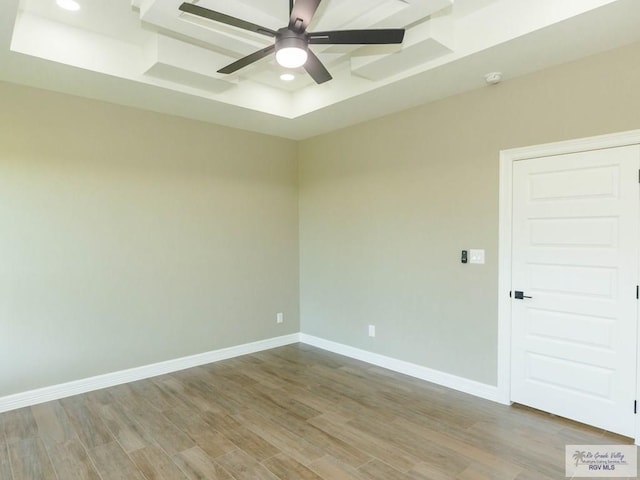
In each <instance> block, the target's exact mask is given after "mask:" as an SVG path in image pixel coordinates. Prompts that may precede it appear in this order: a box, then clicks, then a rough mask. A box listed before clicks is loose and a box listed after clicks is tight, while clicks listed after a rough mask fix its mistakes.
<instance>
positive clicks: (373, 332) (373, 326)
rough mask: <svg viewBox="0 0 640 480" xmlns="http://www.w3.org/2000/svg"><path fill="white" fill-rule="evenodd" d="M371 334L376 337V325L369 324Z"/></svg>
mask: <svg viewBox="0 0 640 480" xmlns="http://www.w3.org/2000/svg"><path fill="white" fill-rule="evenodd" d="M369 336H370V337H375V336H376V326H375V325H369Z"/></svg>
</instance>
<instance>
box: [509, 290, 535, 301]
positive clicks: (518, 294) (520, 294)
mask: <svg viewBox="0 0 640 480" xmlns="http://www.w3.org/2000/svg"><path fill="white" fill-rule="evenodd" d="M513 298H515V299H517V300H522V299H524V298H533V297H529V296H527V295H525V294H524V292H521V291H520V290H516V291H515V292H513Z"/></svg>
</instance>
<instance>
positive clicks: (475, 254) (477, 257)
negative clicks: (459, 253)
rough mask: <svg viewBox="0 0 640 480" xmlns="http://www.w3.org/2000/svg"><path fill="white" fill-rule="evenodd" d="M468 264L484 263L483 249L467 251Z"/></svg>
mask: <svg viewBox="0 0 640 480" xmlns="http://www.w3.org/2000/svg"><path fill="white" fill-rule="evenodd" d="M469 263H479V264H483V263H484V249H473V248H472V249H471V250H469Z"/></svg>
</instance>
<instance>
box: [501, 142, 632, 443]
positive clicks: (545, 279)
mask: <svg viewBox="0 0 640 480" xmlns="http://www.w3.org/2000/svg"><path fill="white" fill-rule="evenodd" d="M639 166H640V146H638V145H633V146H626V147H618V148H610V149H604V150H594V151H589V152H581V153H572V154H567V155H558V156H552V157H544V158H537V159H530V160H522V161H517V162H515V164H514V170H513V232H512V235H513V237H512V241H513V258H512V294H513V296H512V300H511V306H512V347H511V349H512V350H511V351H512V363H511V379H512V383H511V399H512V401H514V402H517V403H522V404H525V405H529V406H531V407H534V408H538V409H540V410H544V411H547V412H551V413H555V414H557V415H560V416H563V417H567V418H571V419H574V420H577V421H580V422H583V423H587V424H590V425H594V426H597V427H601V428H604V429H606V430H609V431H612V432H616V433H620V434H622V435H627V436H633V435H634V434H635V430H634V428H635V425H634V400H635V391H636V360H637V359H636V352H637V346H638V341H637V320H638V312H637V305H638V300H637V299H636V285H637V284H638V251H639V243H638V240H639V238H638V230H639V210H640V185H639V183H638V181H639V179H638V176H639V173H638V172H639V170H638V169H639ZM516 291H518V292H522V293H521V294H520V293H518V295H517V296H518V297H520V296H522V297H523V298H521V299H517V298H514V297H515V296H516V295H515V292H516ZM527 297H531V298H527Z"/></svg>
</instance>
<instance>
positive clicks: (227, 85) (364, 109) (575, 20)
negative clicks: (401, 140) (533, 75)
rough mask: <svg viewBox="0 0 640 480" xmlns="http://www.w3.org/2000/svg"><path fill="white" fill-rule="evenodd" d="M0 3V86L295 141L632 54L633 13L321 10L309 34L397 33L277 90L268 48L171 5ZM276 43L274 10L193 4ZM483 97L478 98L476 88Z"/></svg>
mask: <svg viewBox="0 0 640 480" xmlns="http://www.w3.org/2000/svg"><path fill="white" fill-rule="evenodd" d="M78 1H79V3H80V4H81V9H80V11H78V12H68V11H65V10H62V9H60V8H59V7H57V6H56V3H55V0H2V1H1V2H0V79H2V80H6V81H10V82H15V83H21V84H26V85H31V86H35V87H41V88H47V89H51V90H56V91H61V92H66V93H72V94H75V95H81V96H86V97H91V98H97V99H102V100H107V101H111V102H116V103H120V104H124V105H132V106H136V107H140V108H146V109H151V110H154V111H159V112H165V113H170V114H175V115H181V116H185V117H189V118H194V119H199V120H204V121H209V122H214V123H219V124H224V125H229V126H233V127H239V128H244V129H247V130H253V131H258V132H263V133H268V134H273V135H278V136H283V137H287V138H293V139H302V138H307V137H310V136H314V135H318V134H321V133H325V132H328V131H331V130H334V129H337V128H341V127H344V126H348V125H351V124H354V123H357V122H361V121H364V120H367V119H369V118H374V117H378V116H381V115H384V114H387V113H391V112H394V111H398V110H401V109H404V108H408V107H411V106H414V105H419V104H422V103H426V102H429V101H433V100H436V99H439V98H443V97H446V96H448V95H453V94H456V93H459V92H463V91H466V90H470V89H474V88H479V87H482V86H484V75H485V74H486V73H489V72H492V71H501V72H503V73H504V77H505V79H509V78H514V77H516V76H519V75H523V74H526V73H529V72H533V71H536V70H539V69H542V68H545V67H548V66H551V65H555V64H558V63H562V62H566V61H571V60H574V59H577V58H580V57H583V56H586V55H589V54H592V53H596V52H598V51H603V50H607V49H610V48H615V47H617V46H621V45H625V44H628V43H631V42H634V41H640V28H638V25H640V0H535V1H532V0H349V1H345V0H324V1H323V2H322V3H321V5H320V8H319V9H318V12H317V13H316V15H315V17H314V19H313V22H312V23H311V25H310V26H309V31H314V30H315V31H317V30H337V29H357V28H399V27H404V28H406V29H407V33H406V36H405V41H404V43H403V45H401V46H366V47H360V46H330V45H313V46H312V47H311V48H312V49H313V51H314V52H315V53H316V54H317V55H318V57H319V58H320V59H321V61H322V62H323V63H324V64H325V65H326V67H327V69H328V70H329V71H330V72H331V74H332V75H333V77H334V79H333V80H331V81H329V82H327V83H325V84H322V85H316V84H315V83H314V82H313V80H311V79H310V78H309V76H308V75H306V74H305V72H304V70H302V69H301V70H298V71H296V72H295V73H296V79H295V80H294V81H293V82H290V83H285V82H283V81H281V80H280V79H279V75H280V74H281V73H282V72H283V70H282V68H281V67H279V66H278V65H277V64H276V63H275V61H274V59H273V58H271V57H268V58H265V59H263V60H261V61H260V62H257V63H256V64H253V65H251V66H249V67H246V68H244V69H242V70H240V71H238V72H237V73H235V74H232V75H222V74H218V73H216V71H217V70H218V69H220V68H221V67H223V66H225V65H227V64H229V63H231V62H233V61H235V60H237V59H238V58H240V57H243V56H245V55H247V54H249V53H252V52H254V51H256V50H258V49H261V48H263V47H265V46H268V45H269V44H270V42H272V41H273V40H272V39H270V38H268V37H266V36H262V35H259V34H254V33H252V32H247V31H244V30H239V29H235V28H233V27H229V26H226V25H221V24H217V23H215V22H212V21H208V20H203V19H200V18H198V17H194V16H192V15H188V14H182V13H181V12H179V10H178V6H179V5H180V3H181V2H182V0H78ZM197 3H198V4H199V5H201V6H204V7H207V8H210V9H213V10H216V11H220V12H223V13H226V14H228V15H232V16H235V17H239V18H242V19H245V20H248V21H250V22H253V23H257V24H260V25H264V26H266V27H269V28H271V29H274V30H277V29H278V28H280V27H282V26H285V25H286V24H287V23H288V8H289V2H288V1H287V0H235V1H233V2H230V1H228V0H199V1H198V2H197ZM487 88H489V87H487Z"/></svg>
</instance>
